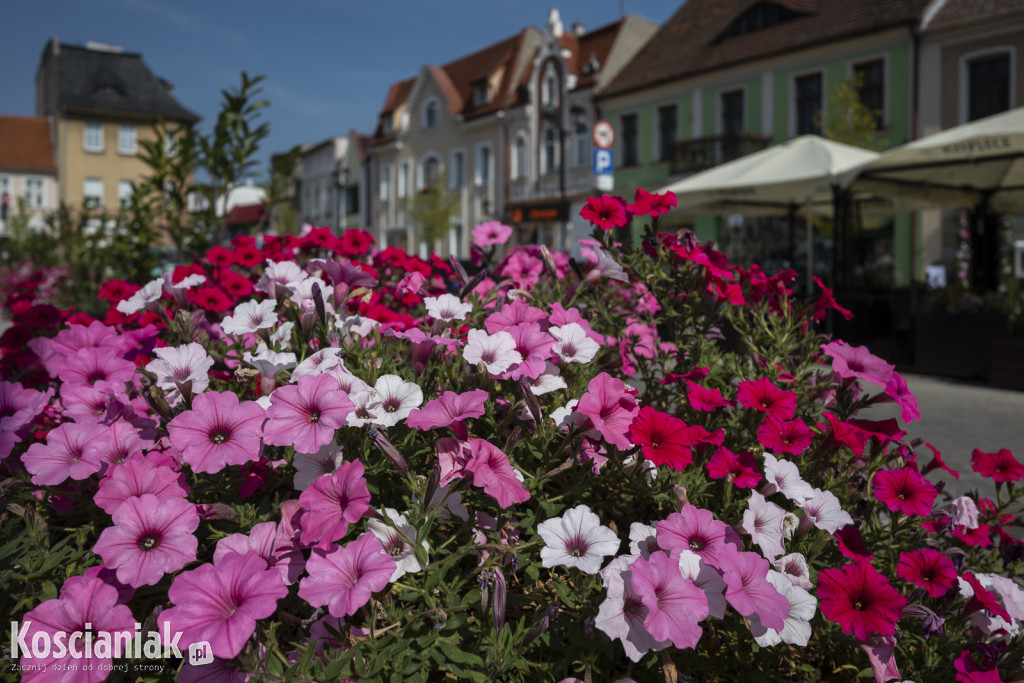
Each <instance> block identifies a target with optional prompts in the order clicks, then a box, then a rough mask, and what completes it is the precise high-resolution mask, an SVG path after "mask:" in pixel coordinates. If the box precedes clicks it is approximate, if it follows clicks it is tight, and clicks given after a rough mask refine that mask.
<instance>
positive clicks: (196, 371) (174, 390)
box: [146, 342, 213, 406]
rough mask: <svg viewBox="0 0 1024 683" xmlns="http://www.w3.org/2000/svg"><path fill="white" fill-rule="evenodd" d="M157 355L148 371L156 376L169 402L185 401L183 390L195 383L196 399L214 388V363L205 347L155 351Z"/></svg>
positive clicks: (167, 347)
mask: <svg viewBox="0 0 1024 683" xmlns="http://www.w3.org/2000/svg"><path fill="white" fill-rule="evenodd" d="M153 353H154V354H155V355H156V359H155V360H151V361H150V362H149V363H148V364H147V365H146V370H147V371H149V372H152V373H153V374H154V375H156V382H157V386H158V387H160V388H161V389H163V391H164V394H165V395H166V398H167V402H168V403H169V404H170V405H172V406H173V405H175V404H176V403H178V401H180V400H181V390H180V388H181V387H184V386H185V383H186V382H191V392H192V395H193V396H195V395H196V394H199V393H202V392H204V391H206V390H207V388H209V386H210V368H212V367H213V359H212V358H210V355H209V354H208V353H207V352H206V349H205V348H203V347H202V345H200V344H197V343H196V342H191V343H189V344H185V345H183V346H166V347H163V348H159V349H153Z"/></svg>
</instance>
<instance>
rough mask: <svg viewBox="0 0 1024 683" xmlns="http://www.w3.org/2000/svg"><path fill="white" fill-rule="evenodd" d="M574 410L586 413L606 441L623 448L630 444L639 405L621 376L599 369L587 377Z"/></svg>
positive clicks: (627, 447)
mask: <svg viewBox="0 0 1024 683" xmlns="http://www.w3.org/2000/svg"><path fill="white" fill-rule="evenodd" d="M576 412H578V413H580V414H582V415H586V416H587V417H589V418H590V421H591V423H592V424H593V425H594V429H596V430H597V431H598V432H600V433H601V436H603V437H604V440H605V441H607V442H608V443H610V444H612V445H613V446H616V447H618V448H619V449H620V450H623V451H624V450H628V449H629V448H630V446H631V444H630V442H629V427H630V425H631V424H633V420H634V419H635V418H636V416H637V414H638V413H639V412H640V407H639V406H638V405H637V404H636V397H635V396H634V395H633V394H632V393H631V392H629V391H627V389H626V384H625V382H623V381H622V380H621V379H616V378H614V377H612V376H611V375H609V374H608V373H607V372H602V373H601V374H599V375H598V376H597V377H595V378H594V379H592V380H590V383H589V384H588V385H587V392H586V393H585V394H583V396H582V397H581V398H580V402H579V403H578V404H577V405H576Z"/></svg>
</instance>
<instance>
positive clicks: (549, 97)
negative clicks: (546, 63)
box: [542, 75, 558, 107]
mask: <svg viewBox="0 0 1024 683" xmlns="http://www.w3.org/2000/svg"><path fill="white" fill-rule="evenodd" d="M542 102H543V104H545V105H546V106H549V107H551V106H554V105H555V104H557V103H558V84H557V83H556V82H555V77H554V76H551V75H549V76H548V77H547V78H545V79H544V99H543V100H542Z"/></svg>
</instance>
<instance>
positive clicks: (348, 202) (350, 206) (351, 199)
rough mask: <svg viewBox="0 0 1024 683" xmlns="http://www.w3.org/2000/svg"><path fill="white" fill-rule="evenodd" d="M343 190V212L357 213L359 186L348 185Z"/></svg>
mask: <svg viewBox="0 0 1024 683" xmlns="http://www.w3.org/2000/svg"><path fill="white" fill-rule="evenodd" d="M343 192H344V193H345V213H346V214H353V213H359V186H358V185H349V186H348V187H346V188H345V189H344V190H343Z"/></svg>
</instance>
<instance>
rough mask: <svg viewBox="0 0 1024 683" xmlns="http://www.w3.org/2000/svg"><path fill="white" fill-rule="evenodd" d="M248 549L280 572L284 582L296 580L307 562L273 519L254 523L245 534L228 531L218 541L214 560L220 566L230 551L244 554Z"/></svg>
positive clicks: (289, 583) (269, 566) (287, 583)
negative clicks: (279, 530) (227, 533)
mask: <svg viewBox="0 0 1024 683" xmlns="http://www.w3.org/2000/svg"><path fill="white" fill-rule="evenodd" d="M250 550H252V551H255V552H256V554H257V555H259V556H260V557H261V558H263V560H264V561H265V562H266V563H267V566H268V568H269V569H271V570H273V571H277V572H278V573H279V574H281V580H282V581H284V583H285V585H287V586H290V585H292V584H293V583H295V582H296V581H298V580H299V575H301V574H302V568H303V567H304V566H305V563H306V562H305V559H304V558H303V557H302V551H301V549H299V548H297V547H295V546H294V545H293V544H292V543H291V542H290V540H288V539H285V538H283V537H282V536H281V535H279V534H278V532H277V524H276V523H274V522H263V523H262V524H256V525H255V526H253V527H252V530H250V531H249V533H248V535H246V534H231V535H230V536H225V537H224V538H222V539H220V540H219V541H217V547H216V548H215V549H214V551H213V564H214V565H218V566H219V565H220V563H221V560H222V559H223V558H224V557H225V556H226V555H227V554H229V553H236V554H238V555H245V554H247V553H248V552H249V551H250Z"/></svg>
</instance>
